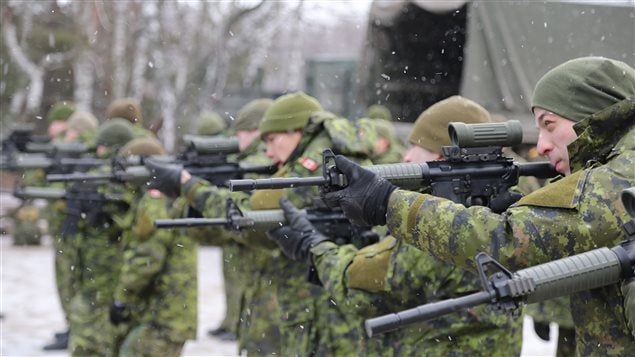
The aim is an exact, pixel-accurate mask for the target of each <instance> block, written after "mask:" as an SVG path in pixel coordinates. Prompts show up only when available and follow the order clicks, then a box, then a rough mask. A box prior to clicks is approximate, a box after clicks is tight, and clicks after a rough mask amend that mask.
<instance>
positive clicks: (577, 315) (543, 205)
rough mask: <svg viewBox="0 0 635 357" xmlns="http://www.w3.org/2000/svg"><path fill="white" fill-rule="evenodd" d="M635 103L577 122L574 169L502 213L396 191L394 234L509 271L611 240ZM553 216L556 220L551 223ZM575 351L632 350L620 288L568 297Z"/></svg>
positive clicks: (631, 174) (633, 140) (630, 174)
mask: <svg viewBox="0 0 635 357" xmlns="http://www.w3.org/2000/svg"><path fill="white" fill-rule="evenodd" d="M634 124H635V101H634V100H633V99H627V100H624V101H621V102H619V103H617V104H615V105H613V106H611V107H609V108H606V109H604V110H602V111H600V112H598V113H596V114H594V115H591V116H589V117H588V118H586V119H585V120H583V121H581V122H579V123H578V124H576V126H575V127H574V129H575V130H576V132H577V133H578V139H577V140H576V141H574V142H573V143H572V144H570V145H569V147H568V150H569V152H570V153H571V154H570V156H571V159H570V163H571V167H572V172H573V174H572V175H570V176H567V177H565V178H563V179H561V180H558V181H556V182H553V183H551V184H549V185H547V186H545V187H543V188H541V189H539V190H538V191H535V192H534V193H532V194H529V195H527V196H525V197H523V198H522V199H521V200H520V201H519V202H518V203H517V204H515V205H514V206H512V207H510V208H509V209H508V210H507V211H506V212H504V213H503V214H500V215H499V214H494V213H492V212H491V211H490V210H489V209H486V208H483V207H470V208H465V207H464V206H462V205H458V204H455V203H453V202H451V201H449V200H445V199H442V198H437V197H432V196H429V195H425V194H423V195H422V194H418V193H414V192H407V191H403V190H397V191H395V192H393V194H392V195H391V197H390V200H389V207H388V213H387V221H388V227H389V228H390V230H391V232H392V233H393V235H395V237H397V238H400V239H405V240H406V241H407V242H409V243H411V244H413V245H414V246H416V247H417V248H419V249H422V250H425V251H429V252H431V253H432V254H434V255H435V256H438V257H439V258H441V259H443V260H445V261H449V262H452V263H453V264H455V265H457V266H462V267H465V268H469V269H474V263H473V257H474V256H475V255H476V253H478V252H481V251H484V252H487V253H488V254H490V255H492V256H493V257H494V258H495V259H498V260H499V261H500V262H501V263H502V264H503V265H506V266H507V267H508V268H509V269H512V270H516V269H519V268H524V267H528V266H531V265H536V264H540V263H545V262H548V261H551V260H555V259H559V258H562V257H563V256H569V255H572V254H578V253H583V252H586V251H589V250H592V249H595V248H597V247H602V246H614V245H616V244H617V243H619V242H620V241H621V240H623V239H624V233H623V232H622V231H621V229H620V227H621V226H622V224H623V223H624V222H626V220H627V219H629V217H628V214H627V212H626V210H625V209H624V206H623V204H622V203H621V200H620V194H621V192H622V190H623V189H624V188H628V187H632V186H634V185H635V171H634V170H633V167H635V149H634V148H635V128H633V126H634ZM554 222H555V223H554ZM571 313H572V315H573V321H574V324H575V326H576V349H577V354H578V355H584V356H586V355H624V354H628V353H630V352H628V351H635V340H634V339H633V337H632V336H631V335H630V331H629V330H628V328H627V326H626V321H625V318H624V307H623V300H622V294H621V292H620V289H619V286H610V287H605V288H601V289H594V290H591V291H587V292H583V293H579V294H575V295H572V296H571Z"/></svg>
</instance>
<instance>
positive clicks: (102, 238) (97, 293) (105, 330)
mask: <svg viewBox="0 0 635 357" xmlns="http://www.w3.org/2000/svg"><path fill="white" fill-rule="evenodd" d="M133 135H134V134H133V129H132V125H131V124H130V123H129V122H128V121H125V120H123V119H113V120H109V121H107V122H106V123H104V124H102V125H101V126H100V127H99V129H98V131H97V135H96V139H95V143H96V145H97V153H98V155H99V156H100V157H102V158H110V157H112V156H113V155H114V154H115V153H116V152H117V151H118V150H119V149H120V148H121V147H122V146H123V145H125V144H126V143H127V142H128V141H130V140H132V139H133ZM98 191H99V192H100V193H102V194H117V195H121V196H122V198H123V202H106V203H104V204H100V206H99V207H96V208H97V209H99V212H98V213H97V214H96V215H95V216H94V217H91V215H89V214H84V215H81V216H80V219H79V221H78V224H77V233H75V234H70V233H67V232H63V233H62V234H63V235H64V237H63V239H65V240H67V242H69V245H70V246H72V247H73V249H74V251H75V252H74V254H73V255H72V256H73V257H75V261H74V262H73V263H72V264H73V266H74V267H75V269H74V271H75V272H76V279H77V290H76V291H75V294H74V296H73V298H72V299H71V302H70V306H69V320H70V331H71V333H70V344H69V346H70V352H71V354H72V355H73V356H89V355H90V356H114V355H116V354H117V337H118V336H121V335H122V334H123V333H125V332H126V329H125V327H118V328H116V327H114V326H113V325H112V324H111V323H110V321H109V316H108V307H109V306H110V303H111V302H112V297H113V294H114V289H115V286H116V284H117V279H118V276H119V269H120V266H121V264H122V253H123V248H124V243H125V242H123V241H122V234H123V232H124V231H125V230H126V229H129V228H130V224H131V220H130V219H128V218H127V213H128V209H129V207H130V206H132V205H133V204H134V203H135V202H137V201H138V199H139V195H138V194H137V192H135V191H133V190H130V189H129V188H126V187H125V186H124V185H120V184H114V183H109V184H107V185H103V186H100V187H99V188H98ZM67 209H69V203H68V202H67ZM72 214H75V215H76V214H77V213H75V212H69V215H67V219H68V218H70V217H71V215H72ZM67 249H68V248H67Z"/></svg>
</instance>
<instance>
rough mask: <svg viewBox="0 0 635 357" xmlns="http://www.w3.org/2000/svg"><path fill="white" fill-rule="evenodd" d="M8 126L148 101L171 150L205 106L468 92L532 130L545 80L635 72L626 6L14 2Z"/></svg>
mask: <svg viewBox="0 0 635 357" xmlns="http://www.w3.org/2000/svg"><path fill="white" fill-rule="evenodd" d="M0 4H1V5H0V6H1V16H2V21H1V22H2V40H1V41H2V43H1V46H0V48H1V53H0V68H1V70H0V73H1V74H0V108H1V109H0V123H1V125H2V127H3V129H4V128H5V126H6V125H8V124H9V123H11V122H18V121H20V122H34V123H36V124H38V123H39V124H40V129H41V130H42V131H43V130H44V127H45V126H46V123H45V120H42V118H43V117H44V115H45V113H46V112H47V110H48V109H49V108H50V107H51V105H52V104H53V103H55V102H57V101H58V100H73V101H74V102H75V103H76V105H77V106H78V109H85V110H88V111H90V112H92V113H95V114H96V115H97V117H98V118H99V119H100V120H102V119H104V118H101V117H100V114H101V115H102V116H103V113H105V110H106V106H107V105H108V103H110V102H111V101H112V100H114V99H116V98H122V97H132V98H135V99H137V100H140V101H141V103H142V108H143V111H144V117H145V118H150V120H147V121H145V125H146V126H148V127H151V128H152V127H154V129H155V130H158V129H159V128H161V130H160V131H159V134H160V136H161V139H162V140H163V142H164V144H165V145H166V147H167V148H168V149H173V148H174V147H175V145H176V144H177V139H178V138H179V137H180V135H181V134H183V133H185V132H187V131H188V130H190V128H191V127H192V125H193V123H192V122H193V121H194V120H195V118H197V117H198V115H199V113H201V112H203V111H206V110H214V111H216V112H218V113H221V114H222V115H223V116H224V118H225V119H226V120H227V121H231V120H232V119H233V115H235V113H236V111H237V110H238V109H239V108H240V107H241V106H242V105H243V104H244V103H246V102H247V101H248V100H250V99H253V98H257V97H276V96H278V95H280V94H282V93H285V92H289V91H295V90H304V91H306V92H307V93H309V94H310V95H312V96H315V97H316V98H318V99H319V100H320V102H321V103H322V105H323V106H324V107H325V108H326V109H328V110H331V111H333V112H336V113H338V114H340V115H342V116H345V117H349V118H351V119H355V118H357V117H358V116H360V115H361V114H362V113H363V112H364V109H365V108H366V107H368V106H369V105H371V104H383V105H386V106H387V107H388V108H389V109H390V110H391V111H392V113H393V116H394V118H395V119H396V121H397V122H413V121H414V120H415V119H416V118H417V116H418V115H419V113H421V112H422V111H423V110H424V109H425V108H427V107H428V106H429V105H431V104H432V103H435V102H437V101H438V100H440V99H443V98H446V97H448V96H451V95H454V94H459V93H460V94H462V95H464V96H466V97H468V98H470V99H473V100H475V101H477V102H479V103H480V104H482V105H484V106H485V107H486V108H487V109H488V110H490V111H491V112H493V113H496V114H500V115H502V116H503V117H505V118H510V117H513V118H514V119H520V120H521V121H523V122H524V123H526V131H527V135H526V140H527V141H529V142H530V141H532V140H533V139H532V132H533V120H532V119H531V118H530V117H529V114H530V113H529V110H528V108H529V105H528V104H529V101H530V99H531V92H532V90H533V86H534V84H535V82H536V81H537V80H538V78H539V77H540V76H541V75H542V74H544V73H545V72H546V71H547V70H549V69H550V68H552V67H553V66H555V65H557V64H560V63H562V62H564V61H566V60H568V59H571V58H574V57H578V56H583V55H602V56H606V57H612V58H615V59H619V60H622V61H625V62H627V63H629V64H630V65H635V41H633V38H635V21H633V19H634V18H635V10H634V8H635V2H634V1H633V0H627V1H554V2H540V3H537V2H527V1H504V2H499V1H474V2H469V1H406V0H395V1H369V0H368V1H367V0H359V1H306V0H286V1H257V0H227V1H213V2H207V1H197V0H162V1H142V0H130V1H69V0H57V1H24V0H3V1H2V2H1V3H0Z"/></svg>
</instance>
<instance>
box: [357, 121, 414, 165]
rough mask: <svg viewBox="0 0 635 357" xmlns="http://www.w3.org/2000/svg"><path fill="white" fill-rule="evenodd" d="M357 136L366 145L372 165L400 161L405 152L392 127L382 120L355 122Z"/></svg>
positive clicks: (389, 123)
mask: <svg viewBox="0 0 635 357" xmlns="http://www.w3.org/2000/svg"><path fill="white" fill-rule="evenodd" d="M357 135H359V137H360V141H362V142H363V143H365V144H366V146H367V150H368V153H369V155H368V156H369V157H370V159H371V160H372V161H373V164H376V165H377V164H392V163H395V162H399V161H401V158H402V157H403V153H404V151H405V149H404V147H403V145H402V144H401V142H400V141H399V138H397V134H396V133H395V127H394V125H393V124H392V123H391V122H389V121H387V120H384V119H369V118H361V119H359V120H358V121H357Z"/></svg>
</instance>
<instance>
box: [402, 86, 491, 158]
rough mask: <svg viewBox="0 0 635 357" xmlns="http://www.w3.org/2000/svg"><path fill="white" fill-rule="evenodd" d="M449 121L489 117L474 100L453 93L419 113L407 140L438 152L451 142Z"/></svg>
mask: <svg viewBox="0 0 635 357" xmlns="http://www.w3.org/2000/svg"><path fill="white" fill-rule="evenodd" d="M451 122H463V123H467V124H475V123H489V122H491V118H490V115H489V113H488V112H487V110H485V108H483V107H482V106H480V105H478V104H477V103H476V102H474V101H472V100H469V99H467V98H464V97H461V96H459V95H455V96H452V97H450V98H446V99H444V100H442V101H440V102H437V103H435V104H433V105H432V106H430V107H429V108H428V109H426V110H425V111H424V112H423V113H421V115H419V117H418V118H417V121H415V125H414V127H413V128H412V132H410V136H409V137H408V141H409V142H410V143H411V144H413V145H419V146H421V147H423V148H425V149H427V150H429V151H431V152H435V153H439V154H440V153H441V148H442V147H443V146H448V145H450V144H451V142H450V136H449V134H448V124H449V123H451Z"/></svg>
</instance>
